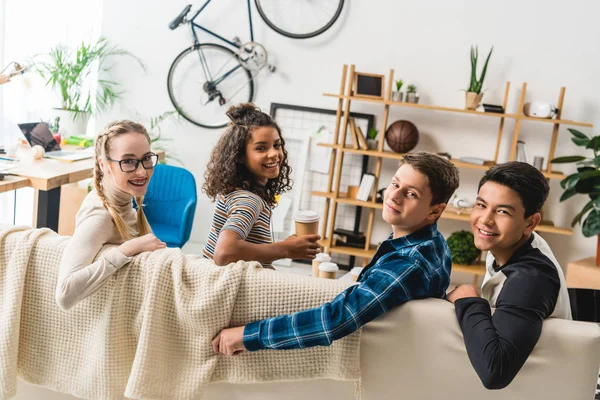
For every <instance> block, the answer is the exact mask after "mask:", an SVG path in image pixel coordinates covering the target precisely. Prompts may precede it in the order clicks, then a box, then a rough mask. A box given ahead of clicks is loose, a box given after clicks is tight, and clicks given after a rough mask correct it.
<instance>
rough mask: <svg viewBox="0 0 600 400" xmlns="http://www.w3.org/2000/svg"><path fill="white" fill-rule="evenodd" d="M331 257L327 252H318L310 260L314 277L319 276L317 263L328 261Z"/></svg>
mask: <svg viewBox="0 0 600 400" xmlns="http://www.w3.org/2000/svg"><path fill="white" fill-rule="evenodd" d="M330 261H331V257H330V256H329V254H327V253H318V254H317V255H316V257H315V259H313V260H312V274H313V276H314V277H317V278H318V277H319V265H320V264H321V263H322V262H330Z"/></svg>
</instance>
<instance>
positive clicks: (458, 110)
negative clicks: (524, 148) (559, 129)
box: [323, 93, 517, 119]
mask: <svg viewBox="0 0 600 400" xmlns="http://www.w3.org/2000/svg"><path fill="white" fill-rule="evenodd" d="M323 95H324V96H327V97H335V98H338V99H346V100H352V101H367V102H370V103H379V104H386V105H391V106H398V107H409V108H420V109H423V110H435V111H446V112H453V113H461V114H472V115H483V116H486V117H496V118H513V119H514V118H517V115H516V114H506V113H504V114H500V113H492V112H484V111H474V110H467V109H465V108H454V107H440V106H434V105H430V104H419V103H416V104H415V103H406V102H400V101H390V100H383V99H371V98H368V97H360V96H345V95H339V94H333V93H323Z"/></svg>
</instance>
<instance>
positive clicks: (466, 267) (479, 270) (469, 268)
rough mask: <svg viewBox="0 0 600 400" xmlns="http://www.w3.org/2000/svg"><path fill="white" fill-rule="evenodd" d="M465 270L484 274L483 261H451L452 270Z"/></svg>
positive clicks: (474, 273)
mask: <svg viewBox="0 0 600 400" xmlns="http://www.w3.org/2000/svg"><path fill="white" fill-rule="evenodd" d="M454 271H458V272H466V273H468V274H473V275H479V276H484V275H485V262H483V261H479V262H476V263H475V264H472V265H464V264H455V263H452V272H454Z"/></svg>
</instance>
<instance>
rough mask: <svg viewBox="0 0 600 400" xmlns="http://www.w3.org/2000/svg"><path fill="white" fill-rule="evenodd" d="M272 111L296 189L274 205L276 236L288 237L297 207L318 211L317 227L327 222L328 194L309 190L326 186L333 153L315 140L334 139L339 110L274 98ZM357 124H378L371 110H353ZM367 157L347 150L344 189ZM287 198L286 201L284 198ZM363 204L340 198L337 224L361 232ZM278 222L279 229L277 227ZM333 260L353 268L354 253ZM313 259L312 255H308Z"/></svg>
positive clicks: (362, 169)
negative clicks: (347, 202)
mask: <svg viewBox="0 0 600 400" xmlns="http://www.w3.org/2000/svg"><path fill="white" fill-rule="evenodd" d="M270 112H271V116H272V117H273V119H274V120H275V121H276V122H277V124H278V125H279V127H280V128H281V132H282V136H283V139H284V140H285V146H286V150H287V153H288V163H289V165H290V166H291V167H292V174H291V178H292V180H293V185H292V190H291V191H289V192H287V193H284V194H283V195H282V196H281V197H280V203H279V204H278V207H279V206H283V208H285V210H283V211H284V212H282V210H277V208H278V207H276V208H275V210H274V211H273V215H274V218H273V226H274V232H273V240H275V241H280V240H284V239H285V238H286V237H288V236H289V235H290V234H292V233H294V224H293V221H292V217H293V215H294V212H296V211H298V210H312V211H316V212H318V213H319V216H320V221H319V232H321V228H322V226H323V225H322V224H323V223H324V218H323V212H324V211H325V198H324V197H321V196H313V195H311V192H313V191H320V192H326V191H327V189H328V188H327V183H328V180H329V162H330V159H331V157H332V151H331V149H330V148H327V147H323V146H318V145H317V143H319V142H325V143H328V142H329V143H332V142H333V132H334V130H335V121H336V111H335V110H328V109H322V108H313V107H304V106H298V105H291V104H281V103H272V104H271V111H270ZM350 116H351V117H352V118H354V121H355V124H356V126H359V127H360V128H361V129H362V131H363V132H368V131H369V129H370V128H372V127H374V120H375V117H374V116H373V115H371V114H361V113H350ZM346 134H347V140H346V143H351V142H350V138H349V137H350V124H348V130H347V132H346ZM367 164H368V157H367V156H364V155H360V154H352V153H345V154H344V167H343V168H342V171H343V172H342V176H341V181H340V192H346V191H347V188H348V186H358V185H360V181H361V179H362V176H363V174H364V173H365V172H366V170H367ZM282 200H283V201H282ZM361 211H362V207H357V206H353V205H350V204H341V203H338V211H337V216H336V221H335V227H336V228H342V229H347V230H350V231H353V232H358V230H359V227H360V217H361ZM275 227H277V228H278V229H275ZM332 258H333V261H334V262H336V263H337V264H338V265H339V266H340V267H343V268H349V267H352V266H353V264H354V257H353V256H347V255H343V254H332ZM306 262H309V261H306Z"/></svg>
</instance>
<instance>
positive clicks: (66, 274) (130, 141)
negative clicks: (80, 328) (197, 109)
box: [56, 121, 166, 309]
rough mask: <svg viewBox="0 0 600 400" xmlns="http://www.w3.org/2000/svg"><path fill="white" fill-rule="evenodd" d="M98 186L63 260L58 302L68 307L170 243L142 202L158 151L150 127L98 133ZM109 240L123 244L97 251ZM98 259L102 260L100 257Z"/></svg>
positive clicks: (114, 127) (118, 125) (119, 126)
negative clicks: (134, 260)
mask: <svg viewBox="0 0 600 400" xmlns="http://www.w3.org/2000/svg"><path fill="white" fill-rule="evenodd" d="M94 160H95V166H94V190H92V191H91V192H90V193H89V194H88V195H87V197H86V198H85V199H84V200H83V203H82V205H81V208H80V209H79V212H78V213H77V216H76V217H75V218H76V226H75V232H74V233H73V237H72V238H71V240H70V241H69V243H68V244H67V246H66V247H65V250H64V253H63V258H62V260H61V263H60V270H59V274H58V284H57V286H56V302H57V303H58V305H59V306H60V307H62V308H64V309H69V308H71V307H73V306H74V305H75V304H77V303H78V302H80V301H81V300H83V299H85V298H86V297H88V296H89V295H91V294H92V293H94V292H96V291H97V290H98V289H100V287H101V286H102V285H103V284H104V282H105V281H106V280H107V279H108V278H109V277H110V276H111V275H112V274H114V273H115V272H116V271H117V270H118V269H119V268H121V267H122V266H124V265H125V264H127V263H128V262H129V261H131V257H132V256H134V255H136V254H139V253H142V252H144V251H153V250H157V249H162V248H165V247H166V244H165V243H163V242H161V241H160V240H159V239H158V238H157V237H156V236H154V235H153V234H152V232H151V229H150V226H149V225H148V221H147V220H146V216H145V215H144V211H143V209H142V207H141V206H139V207H138V209H137V212H136V210H135V209H134V208H133V202H132V199H133V198H135V201H136V203H137V204H138V205H141V204H142V202H143V199H144V195H145V194H146V189H147V188H148V183H149V182H150V178H151V177H152V172H153V169H154V166H155V165H156V162H157V161H158V156H157V155H156V154H154V153H152V152H151V151H150V137H149V136H148V132H147V131H146V129H145V128H144V127H143V126H142V125H140V124H137V123H135V122H131V121H116V122H113V123H111V124H109V125H108V127H107V128H106V129H105V130H104V131H103V132H102V133H100V134H99V135H98V137H97V138H96V144H95V154H94ZM105 244H115V245H119V246H115V247H112V248H111V249H109V250H107V251H105V252H103V253H102V254H100V256H99V257H98V258H97V259H96V255H97V254H98V252H99V251H100V250H101V249H102V246H104V245H105ZM94 259H96V261H94Z"/></svg>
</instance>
